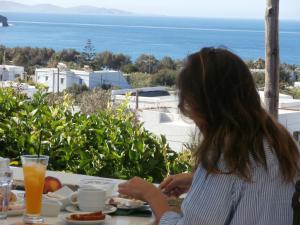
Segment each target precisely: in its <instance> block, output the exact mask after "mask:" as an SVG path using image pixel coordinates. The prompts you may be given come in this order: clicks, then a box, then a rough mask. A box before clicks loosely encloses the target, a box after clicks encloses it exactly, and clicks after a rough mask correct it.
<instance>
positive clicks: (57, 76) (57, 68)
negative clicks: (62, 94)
mask: <svg viewBox="0 0 300 225" xmlns="http://www.w3.org/2000/svg"><path fill="white" fill-rule="evenodd" d="M57 93H59V68H58V67H57Z"/></svg>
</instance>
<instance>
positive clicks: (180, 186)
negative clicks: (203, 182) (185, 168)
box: [159, 173, 193, 197]
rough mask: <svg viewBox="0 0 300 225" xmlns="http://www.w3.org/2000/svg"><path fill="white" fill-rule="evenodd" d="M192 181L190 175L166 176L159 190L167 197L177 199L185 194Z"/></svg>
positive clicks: (191, 175)
mask: <svg viewBox="0 0 300 225" xmlns="http://www.w3.org/2000/svg"><path fill="white" fill-rule="evenodd" d="M192 181H193V174H192V173H180V174H176V175H171V176H168V177H167V178H165V179H164V180H163V182H161V184H160V185H159V189H160V190H161V191H162V192H163V193H164V194H165V195H167V196H175V197H179V196H180V195H181V194H183V193H186V192H187V191H188V190H189V188H190V186H191V184H192Z"/></svg>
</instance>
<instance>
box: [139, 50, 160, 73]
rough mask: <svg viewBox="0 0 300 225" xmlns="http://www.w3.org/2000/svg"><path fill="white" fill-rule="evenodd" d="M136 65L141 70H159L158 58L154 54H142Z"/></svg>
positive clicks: (147, 71)
mask: <svg viewBox="0 0 300 225" xmlns="http://www.w3.org/2000/svg"><path fill="white" fill-rule="evenodd" d="M135 66H136V68H137V69H138V70H139V72H143V73H149V74H150V73H155V72H157V67H158V60H157V59H156V58H155V57H154V56H153V55H146V54H142V55H140V56H139V57H138V58H137V59H136V61H135Z"/></svg>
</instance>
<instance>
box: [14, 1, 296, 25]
mask: <svg viewBox="0 0 300 225" xmlns="http://www.w3.org/2000/svg"><path fill="white" fill-rule="evenodd" d="M12 1H15V2H20V3H25V4H40V3H49V4H55V5H59V6H65V7H67V6H74V5H94V6H98V7H105V8H115V9H121V10H126V11H131V12H138V13H142V14H160V15H168V16H190V17H224V18H232V17H234V18H264V13H265V4H266V0H26V1H24V0H12ZM280 17H281V18H282V19H297V20H300V0H280Z"/></svg>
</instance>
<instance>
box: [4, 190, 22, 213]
mask: <svg viewBox="0 0 300 225" xmlns="http://www.w3.org/2000/svg"><path fill="white" fill-rule="evenodd" d="M2 200H3V196H2V195H1V194H0V202H2ZM0 209H1V206H0ZM23 209H24V205H23V204H20V203H17V196H16V195H15V193H13V192H10V193H9V204H8V210H9V211H14V210H23Z"/></svg>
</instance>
